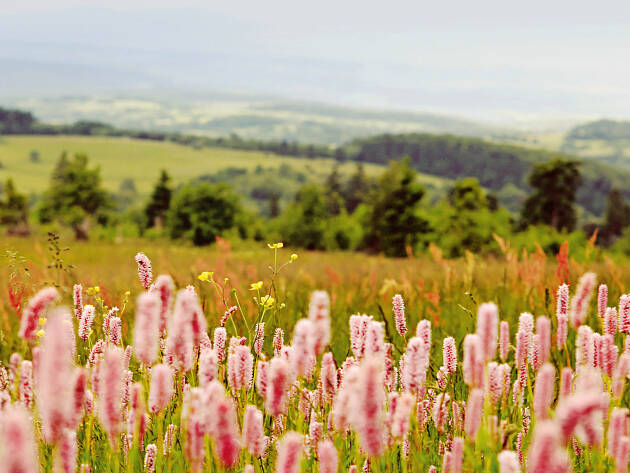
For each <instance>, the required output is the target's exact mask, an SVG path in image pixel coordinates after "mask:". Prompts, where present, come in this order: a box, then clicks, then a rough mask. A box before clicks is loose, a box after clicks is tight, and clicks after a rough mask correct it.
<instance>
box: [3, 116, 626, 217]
mask: <svg viewBox="0 0 630 473" xmlns="http://www.w3.org/2000/svg"><path fill="white" fill-rule="evenodd" d="M0 134H43V135H84V136H110V137H128V138H136V139H145V140H153V141H169V142H173V143H177V144H181V145H185V146H192V147H195V148H203V147H223V148H231V149H242V150H250V151H262V152H270V153H274V154H278V155H281V156H290V157H301V158H330V159H335V160H337V161H338V162H344V161H356V162H367V163H376V164H387V163H388V162H389V161H392V160H398V159H402V158H403V157H405V156H407V157H409V159H410V165H411V167H412V168H414V169H415V170H416V171H418V172H421V173H426V174H431V175H435V176H440V177H446V178H448V179H460V178H465V177H475V178H477V180H478V181H479V182H480V183H481V185H482V186H483V187H485V188H487V189H490V190H492V191H493V192H494V193H495V195H496V196H497V198H498V199H499V201H500V202H501V203H502V204H503V205H505V206H506V207H507V208H508V209H509V210H510V211H511V212H518V210H519V209H520V204H521V202H522V201H523V199H525V198H526V196H527V194H528V193H529V192H531V190H532V189H531V187H530V185H529V183H528V175H529V173H530V171H531V169H532V166H533V165H534V164H537V163H541V162H547V161H549V160H551V159H553V158H554V157H555V156H557V153H551V152H549V151H544V150H539V149H533V148H526V147H521V146H514V145H508V144H503V143H494V142H487V141H484V140H481V139H478V138H468V137H461V136H452V135H431V134H425V133H407V134H383V135H378V136H374V137H371V138H362V139H356V140H354V141H352V142H351V143H347V144H344V145H341V146H337V147H330V146H321V145H314V144H299V143H295V142H288V141H263V140H247V139H243V138H241V137H239V136H238V135H235V134H232V135H230V136H228V137H223V138H213V137H208V136H199V135H188V134H183V133H176V132H162V131H142V130H128V129H119V128H116V127H113V126H111V125H108V124H105V123H101V122H94V121H78V122H76V123H74V124H70V125H51V124H46V123H42V122H39V121H38V120H37V119H36V118H35V117H34V116H33V115H32V114H30V113H28V112H22V111H19V110H6V109H2V108H0ZM562 159H565V160H573V159H575V158H572V157H570V156H565V155H563V156H562ZM581 168H582V179H581V180H580V185H579V187H578V191H577V203H578V204H579V205H580V206H581V207H583V208H584V209H585V210H586V211H587V212H588V214H590V215H591V216H594V217H600V216H602V215H603V214H604V212H605V210H606V204H607V196H608V194H609V193H610V192H611V191H612V190H613V189H617V190H618V191H619V192H620V193H621V194H622V195H623V197H624V198H625V199H630V173H628V172H626V171H620V170H619V169H616V168H612V167H610V166H607V165H605V164H601V163H597V162H593V161H584V162H582V165H581Z"/></svg>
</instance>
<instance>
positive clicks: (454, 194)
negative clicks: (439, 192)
mask: <svg viewBox="0 0 630 473" xmlns="http://www.w3.org/2000/svg"><path fill="white" fill-rule="evenodd" d="M448 203H449V204H450V205H451V206H452V207H453V208H455V209H456V210H479V209H487V208H488V207H489V202H488V198H487V196H486V193H485V192H484V190H483V189H482V188H481V186H480V185H479V181H478V180H477V179H475V178H474V177H466V178H464V179H460V180H459V181H457V182H456V183H455V185H454V186H453V187H452V188H451V189H450V190H449V192H448Z"/></svg>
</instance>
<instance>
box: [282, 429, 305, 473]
mask: <svg viewBox="0 0 630 473" xmlns="http://www.w3.org/2000/svg"><path fill="white" fill-rule="evenodd" d="M303 442H304V437H303V436H302V435H300V434H298V433H297V432H292V431H291V432H287V433H286V434H284V436H283V437H282V438H281V439H280V440H279V441H278V443H277V445H276V448H277V449H278V459H277V460H276V473H298V472H299V471H300V460H301V459H302V444H303Z"/></svg>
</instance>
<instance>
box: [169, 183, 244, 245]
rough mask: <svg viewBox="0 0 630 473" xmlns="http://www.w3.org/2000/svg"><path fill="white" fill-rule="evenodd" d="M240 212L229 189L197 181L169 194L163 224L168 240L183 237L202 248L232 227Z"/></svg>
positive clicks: (220, 185)
mask: <svg viewBox="0 0 630 473" xmlns="http://www.w3.org/2000/svg"><path fill="white" fill-rule="evenodd" d="M240 212H241V206H240V203H239V199H238V197H237V196H236V195H235V194H234V192H233V190H232V188H231V187H230V186H228V185H227V184H224V183H218V184H208V183H206V182H199V183H194V184H193V183H191V184H186V185H185V186H183V187H181V188H180V189H179V190H178V191H177V192H176V193H175V194H174V195H173V199H172V201H171V206H170V208H169V210H168V213H167V218H166V221H167V226H168V229H169V233H170V236H171V238H187V239H190V240H191V241H192V242H193V243H194V244H195V245H197V246H202V245H208V244H210V243H213V242H214V241H215V240H216V237H217V236H221V235H223V234H224V233H225V232H226V231H227V230H229V229H231V228H233V227H234V226H235V225H236V222H237V217H238V216H239V214H240Z"/></svg>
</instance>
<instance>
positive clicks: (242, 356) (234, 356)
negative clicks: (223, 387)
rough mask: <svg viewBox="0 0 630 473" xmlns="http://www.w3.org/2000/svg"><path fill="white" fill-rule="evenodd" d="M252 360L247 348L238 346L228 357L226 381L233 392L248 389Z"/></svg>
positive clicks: (250, 379)
mask: <svg viewBox="0 0 630 473" xmlns="http://www.w3.org/2000/svg"><path fill="white" fill-rule="evenodd" d="M253 367H254V358H253V356H252V354H251V352H250V351H249V347H247V346H244V345H239V346H238V347H236V349H235V351H234V353H230V354H229V356H228V381H229V384H230V387H231V388H232V389H233V390H234V391H239V390H240V389H242V388H245V389H249V388H250V387H251V384H252V373H253Z"/></svg>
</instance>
